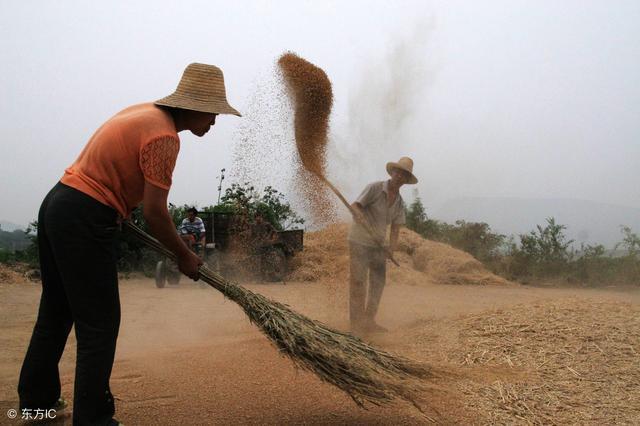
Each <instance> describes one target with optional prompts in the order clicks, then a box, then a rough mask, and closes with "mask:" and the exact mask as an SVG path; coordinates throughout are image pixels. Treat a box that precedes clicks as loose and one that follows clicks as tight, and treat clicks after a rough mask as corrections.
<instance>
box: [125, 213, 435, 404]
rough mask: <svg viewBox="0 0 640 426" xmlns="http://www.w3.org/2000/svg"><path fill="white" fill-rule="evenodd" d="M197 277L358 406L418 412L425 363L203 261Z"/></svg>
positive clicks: (158, 247) (150, 241)
mask: <svg viewBox="0 0 640 426" xmlns="http://www.w3.org/2000/svg"><path fill="white" fill-rule="evenodd" d="M125 228H127V229H128V230H129V231H131V232H132V233H133V235H134V236H135V237H137V238H138V239H139V240H140V241H142V242H143V243H144V244H146V245H147V246H149V247H150V248H152V249H153V250H155V251H157V252H158V253H160V254H162V255H164V256H167V257H168V258H170V259H172V260H176V256H175V255H174V254H173V253H172V252H170V251H169V250H168V249H167V248H165V247H164V246H163V245H162V244H161V243H160V242H159V241H158V240H156V239H155V238H153V237H152V236H150V235H149V234H147V233H146V232H144V231H143V230H142V229H140V228H139V227H137V226H136V225H134V224H133V223H131V222H125ZM200 278H201V279H202V280H203V281H205V282H206V283H207V284H209V285H210V286H211V287H213V288H215V289H216V290H218V291H220V292H221V293H222V294H224V296H225V297H227V298H229V299H231V300H233V301H234V302H236V303H237V304H238V305H240V307H241V308H242V309H243V310H244V312H245V314H246V315H247V316H248V317H249V320H250V321H251V322H252V323H254V324H255V325H256V326H258V328H259V329H260V331H261V332H262V333H264V334H265V335H266V336H267V337H268V338H269V340H271V343H272V344H274V345H275V346H276V347H277V348H278V350H279V351H280V353H282V354H284V355H286V356H287V357H289V358H290V359H291V360H292V361H293V363H294V364H295V365H296V366H297V367H300V368H302V369H304V370H308V371H311V372H313V373H315V374H316V375H317V376H318V377H319V378H320V379H321V380H323V381H325V382H328V383H331V384H332V385H334V386H337V387H338V388H340V389H341V390H343V391H344V392H346V393H347V394H348V395H349V396H350V397H351V398H352V399H353V400H354V401H355V403H356V404H357V405H358V406H360V407H364V403H365V402H369V403H372V404H374V405H383V404H387V403H390V402H391V401H393V400H395V399H402V400H405V401H408V402H410V403H411V404H413V405H414V406H415V407H416V408H417V409H418V410H420V411H421V412H422V409H421V407H420V406H419V405H418V403H417V401H416V396H417V395H418V393H420V392H421V391H423V390H424V387H423V385H422V383H420V381H419V380H418V379H424V378H428V377H432V374H431V370H430V369H429V368H428V367H427V366H426V365H424V364H421V363H418V362H416V361H412V360H410V359H407V358H404V357H400V356H396V355H391V354H389V353H387V352H385V351H382V350H380V349H376V348H374V347H373V346H370V345H368V344H367V343H365V342H363V341H362V340H360V339H358V338H357V337H353V336H351V335H349V334H346V333H342V332H340V331H337V330H334V329H331V328H329V327H327V326H326V325H324V324H322V323H320V322H318V321H315V320H312V319H309V318H307V317H305V316H304V315H301V314H299V313H297V312H295V311H293V310H292V309H290V308H289V307H288V306H286V305H283V304H281V303H278V302H275V301H273V300H270V299H268V298H266V297H264V296H262V295H260V294H257V293H253V292H252V291H250V290H247V289H245V288H244V287H242V286H240V285H238V284H235V283H232V282H230V281H228V280H226V279H225V278H224V277H222V276H221V275H220V274H218V273H216V272H214V271H212V270H211V269H209V268H208V267H207V266H206V265H203V266H201V267H200Z"/></svg>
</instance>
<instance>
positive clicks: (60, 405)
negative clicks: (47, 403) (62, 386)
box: [51, 398, 68, 413]
mask: <svg viewBox="0 0 640 426" xmlns="http://www.w3.org/2000/svg"><path fill="white" fill-rule="evenodd" d="M67 405H68V404H67V401H66V400H65V399H64V398H58V400H57V401H56V402H55V403H54V404H53V405H52V406H51V410H56V413H59V412H61V411H64V410H65V409H66V408H67Z"/></svg>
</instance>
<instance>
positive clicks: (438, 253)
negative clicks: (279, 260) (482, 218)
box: [290, 224, 510, 285]
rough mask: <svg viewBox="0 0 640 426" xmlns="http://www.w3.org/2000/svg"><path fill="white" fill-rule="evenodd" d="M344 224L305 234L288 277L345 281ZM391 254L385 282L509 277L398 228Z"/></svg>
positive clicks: (491, 280)
mask: <svg viewBox="0 0 640 426" xmlns="http://www.w3.org/2000/svg"><path fill="white" fill-rule="evenodd" d="M348 228H349V226H348V225H347V224H335V225H331V226H329V227H327V228H326V229H323V230H320V231H317V232H309V233H307V234H306V235H305V249H304V251H303V252H302V253H300V254H299V256H297V258H296V265H295V266H296V268H295V270H294V272H293V273H292V275H291V277H290V279H291V280H296V281H316V280H328V281H330V282H333V281H337V282H343V283H346V282H348V274H349V248H348V245H347V233H348ZM398 248H399V250H398V252H396V254H395V256H396V258H397V260H398V261H399V262H400V265H401V267H400V268H395V267H393V268H391V267H390V268H388V270H387V273H388V276H387V282H388V283H389V284H394V283H402V284H408V285H428V284H476V285H487V284H493V285H508V284H510V283H509V281H507V280H505V279H503V278H501V277H498V276H496V275H494V274H492V273H490V272H488V271H487V270H486V269H485V268H484V266H483V265H482V263H480V262H479V261H478V260H476V259H474V258H473V257H472V256H471V255H470V254H468V253H465V252H463V251H461V250H457V249H455V248H453V247H451V246H449V245H447V244H443V243H438V242H435V241H429V240H425V239H424V238H422V237H421V236H420V235H418V234H416V233H415V232H413V231H411V230H408V229H402V230H401V231H400V239H399V243H398Z"/></svg>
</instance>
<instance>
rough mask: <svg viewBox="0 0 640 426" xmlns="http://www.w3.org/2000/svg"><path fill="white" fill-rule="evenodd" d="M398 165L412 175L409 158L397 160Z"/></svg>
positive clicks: (411, 163) (411, 164) (411, 162)
mask: <svg viewBox="0 0 640 426" xmlns="http://www.w3.org/2000/svg"><path fill="white" fill-rule="evenodd" d="M398 165H399V166H402V168H403V169H405V170H406V171H408V172H409V173H413V160H412V159H411V158H409V157H402V158H401V159H399V160H398Z"/></svg>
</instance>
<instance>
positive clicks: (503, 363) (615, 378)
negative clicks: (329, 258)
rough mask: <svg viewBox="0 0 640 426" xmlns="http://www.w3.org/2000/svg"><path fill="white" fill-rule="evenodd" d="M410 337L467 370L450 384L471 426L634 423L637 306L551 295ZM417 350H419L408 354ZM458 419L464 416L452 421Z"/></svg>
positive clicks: (433, 355)
mask: <svg viewBox="0 0 640 426" xmlns="http://www.w3.org/2000/svg"><path fill="white" fill-rule="evenodd" d="M440 327H444V325H442V324H437V323H429V324H428V326H425V325H418V326H416V329H415V333H412V334H410V335H409V336H408V337H409V339H410V341H411V342H412V344H413V345H415V348H416V349H417V350H419V351H420V352H421V353H422V354H423V356H426V357H428V359H430V360H433V359H437V358H442V359H441V360H439V361H438V362H441V361H444V362H446V363H450V364H452V365H455V366H462V371H465V370H466V371H469V372H473V373H472V374H470V375H468V376H467V375H462V376H460V377H461V378H463V379H462V380H459V381H454V382H453V383H452V385H453V387H454V388H456V389H457V390H458V391H459V392H460V394H461V397H460V398H459V401H460V403H461V405H462V407H464V408H466V409H467V410H468V411H469V412H471V413H473V414H474V420H475V421H474V422H473V423H474V424H523V425H524V424H527V425H542V424H579V425H582V424H593V425H598V424H638V421H639V420H640V387H639V386H638V383H640V368H638V365H639V363H640V354H639V353H638V342H640V309H639V308H638V306H637V305H636V304H633V303H620V302H611V301H598V300H594V299H591V298H573V297H571V298H567V297H560V298H557V296H554V299H553V300H544V301H540V302H536V303H533V304H524V305H518V306H514V307H511V308H508V309H497V310H489V311H486V312H482V313H478V314H472V315H466V316H464V317H461V318H458V319H455V320H453V321H452V320H451V319H446V327H445V329H446V330H448V331H447V333H445V334H437V333H436V334H434V330H438V329H440ZM414 356H419V355H414ZM459 423H468V422H465V421H462V420H461V421H459Z"/></svg>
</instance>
